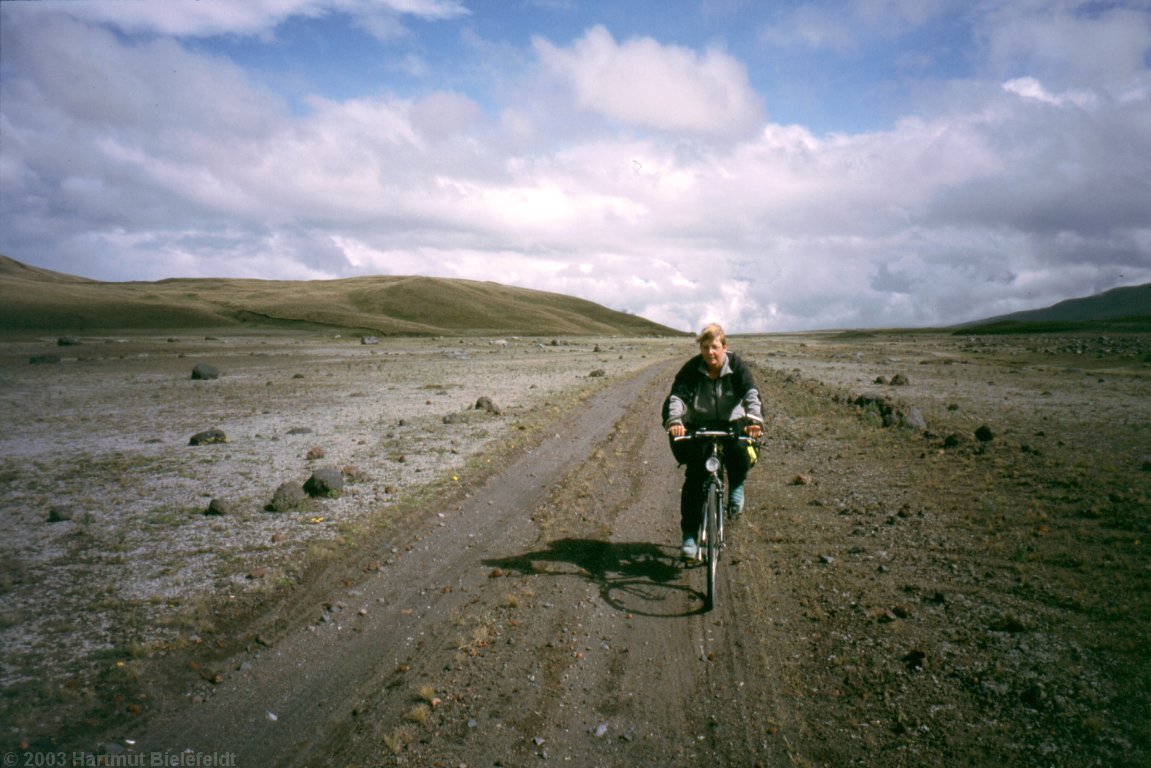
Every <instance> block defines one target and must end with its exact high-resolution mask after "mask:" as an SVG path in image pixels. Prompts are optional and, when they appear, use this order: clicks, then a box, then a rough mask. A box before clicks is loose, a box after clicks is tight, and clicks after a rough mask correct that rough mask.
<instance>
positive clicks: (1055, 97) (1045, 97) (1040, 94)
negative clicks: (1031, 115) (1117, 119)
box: [1003, 77, 1096, 107]
mask: <svg viewBox="0 0 1151 768" xmlns="http://www.w3.org/2000/svg"><path fill="white" fill-rule="evenodd" d="M1003 90H1005V91H1008V92H1010V93H1014V94H1016V95H1018V96H1022V97H1023V98H1025V99H1034V100H1035V101H1041V102H1043V103H1045V104H1051V105H1052V106H1056V107H1063V106H1067V105H1069V104H1071V105H1074V106H1077V107H1090V106H1092V105H1093V104H1095V102H1096V97H1095V94H1093V93H1087V92H1086V91H1067V92H1065V93H1058V94H1055V93H1051V92H1050V91H1048V90H1047V89H1046V88H1044V87H1043V83H1041V82H1039V81H1038V80H1036V79H1035V78H1034V77H1017V78H1015V79H1014V80H1008V81H1007V82H1006V83H1004V84H1003Z"/></svg>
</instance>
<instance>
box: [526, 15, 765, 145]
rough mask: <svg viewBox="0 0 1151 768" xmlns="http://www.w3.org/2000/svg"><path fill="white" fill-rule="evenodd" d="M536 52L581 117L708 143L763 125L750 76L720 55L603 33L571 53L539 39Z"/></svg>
mask: <svg viewBox="0 0 1151 768" xmlns="http://www.w3.org/2000/svg"><path fill="white" fill-rule="evenodd" d="M533 44H534V47H535V49H536V53H537V55H538V56H539V58H540V61H541V62H542V64H543V66H544V67H545V68H546V69H547V70H549V71H550V72H551V73H552V74H553V75H555V76H556V77H557V78H558V79H559V80H561V81H562V82H564V83H565V84H567V85H568V86H570V87H571V89H572V90H573V92H574V94H575V100H576V103H577V105H578V106H579V107H580V108H581V109H585V110H588V111H591V112H594V113H596V114H599V115H603V116H604V117H607V118H609V119H611V120H615V121H619V122H622V123H625V124H628V125H633V126H637V127H642V128H651V129H655V130H661V131H673V132H687V133H693V134H702V135H732V134H740V133H746V132H747V131H748V129H750V128H752V127H753V126H755V125H757V124H759V123H760V122H761V121H762V107H761V102H760V99H759V98H758V97H757V95H756V94H755V93H754V92H753V91H752V90H751V88H750V86H749V85H748V81H747V71H746V69H745V68H744V66H743V65H742V64H740V63H739V62H738V61H736V60H735V59H733V58H732V57H731V56H729V55H727V54H725V53H724V52H722V51H720V50H715V49H709V50H707V51H705V52H704V53H703V54H698V53H696V52H695V51H692V50H689V49H686V48H680V47H677V46H664V45H660V44H659V43H658V42H656V41H655V40H653V39H651V38H636V39H632V40H627V41H625V42H623V43H617V42H616V41H615V39H614V38H613V37H612V35H611V33H610V32H608V30H607V29H606V28H604V27H602V26H597V27H593V28H592V29H589V30H588V31H587V32H586V33H585V34H584V36H583V37H582V38H580V39H579V40H577V41H575V43H573V44H572V46H571V47H569V48H561V47H558V46H556V45H554V44H553V43H551V42H550V41H548V40H545V39H543V38H539V37H537V38H535V39H534V40H533Z"/></svg>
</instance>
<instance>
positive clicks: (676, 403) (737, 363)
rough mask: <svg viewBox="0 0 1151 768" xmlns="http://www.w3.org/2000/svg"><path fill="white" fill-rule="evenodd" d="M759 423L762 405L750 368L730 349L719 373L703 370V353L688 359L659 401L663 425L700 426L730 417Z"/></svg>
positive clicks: (717, 422) (720, 421) (730, 418)
mask: <svg viewBox="0 0 1151 768" xmlns="http://www.w3.org/2000/svg"><path fill="white" fill-rule="evenodd" d="M749 420H750V421H757V422H759V423H761V424H762V423H763V406H762V404H761V403H760V400H759V390H758V389H757V388H756V386H755V379H754V378H753V377H752V375H751V369H750V368H748V367H747V365H746V364H744V362H743V361H742V360H740V359H739V357H738V356H737V355H735V354H733V353H732V352H728V353H727V358H726V359H725V360H724V362H723V369H722V370H721V371H720V374H719V377H718V378H716V379H714V380H713V379H712V378H711V377H710V376H708V373H707V364H706V363H705V362H704V361H703V355H696V356H695V357H693V358H692V359H690V360H688V361H687V362H686V363H685V364H684V365H683V367H682V368H680V369H679V373H677V374H676V375H675V380H674V381H673V382H672V385H671V392H670V393H669V394H668V396H667V398H666V399H665V400H664V402H663V425H664V427H665V428H667V427H670V426H671V425H672V424H683V425H684V426H695V427H701V426H705V425H717V426H718V425H724V424H727V423H729V422H732V421H749Z"/></svg>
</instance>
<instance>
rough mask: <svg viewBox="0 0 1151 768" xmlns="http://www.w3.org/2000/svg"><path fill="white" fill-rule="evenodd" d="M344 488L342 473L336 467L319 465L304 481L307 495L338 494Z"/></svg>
mask: <svg viewBox="0 0 1151 768" xmlns="http://www.w3.org/2000/svg"><path fill="white" fill-rule="evenodd" d="M342 490H344V475H343V473H342V472H340V470H339V469H337V468H336V467H320V468H319V469H317V470H316V471H315V472H313V473H312V476H311V477H309V478H308V480H307V482H306V483H304V491H305V492H306V493H307V494H308V495H309V496H313V497H314V496H338V495H339V494H340V491H342Z"/></svg>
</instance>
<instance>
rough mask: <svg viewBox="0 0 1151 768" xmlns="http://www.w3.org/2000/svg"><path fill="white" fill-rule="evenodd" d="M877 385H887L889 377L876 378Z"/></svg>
mask: <svg viewBox="0 0 1151 768" xmlns="http://www.w3.org/2000/svg"><path fill="white" fill-rule="evenodd" d="M875 383H876V384H886V383H887V377H886V376H876V377H875Z"/></svg>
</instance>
